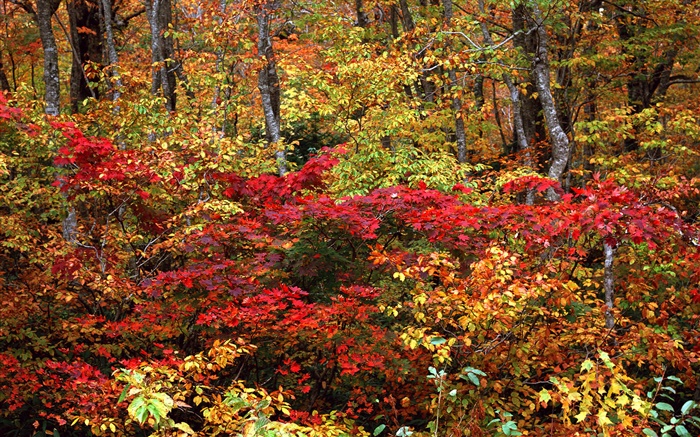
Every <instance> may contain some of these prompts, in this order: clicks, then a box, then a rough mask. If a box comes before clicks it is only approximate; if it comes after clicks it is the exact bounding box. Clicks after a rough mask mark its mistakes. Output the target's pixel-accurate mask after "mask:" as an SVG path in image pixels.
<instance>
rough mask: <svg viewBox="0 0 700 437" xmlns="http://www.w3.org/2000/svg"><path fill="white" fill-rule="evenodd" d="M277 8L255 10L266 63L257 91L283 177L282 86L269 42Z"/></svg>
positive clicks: (269, 5) (268, 5)
mask: <svg viewBox="0 0 700 437" xmlns="http://www.w3.org/2000/svg"><path fill="white" fill-rule="evenodd" d="M276 7H277V5H276V3H275V2H274V1H273V2H263V3H262V4H260V5H257V6H256V7H255V15H256V19H257V22H258V56H259V57H260V58H261V59H262V60H264V65H263V66H262V68H261V69H260V71H259V72H258V89H259V90H260V96H261V98H262V109H263V113H264V115H265V134H266V137H267V142H268V144H269V146H270V148H274V149H275V158H276V159H277V169H278V173H279V175H280V176H284V174H285V173H287V158H286V156H285V151H284V150H283V149H280V148H279V147H280V146H281V144H280V140H281V138H282V136H281V133H280V84H279V77H278V76H277V64H276V62H275V54H274V52H273V50H272V40H271V39H270V15H271V13H272V11H273V10H274V9H276Z"/></svg>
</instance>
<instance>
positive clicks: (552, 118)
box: [533, 3, 569, 200]
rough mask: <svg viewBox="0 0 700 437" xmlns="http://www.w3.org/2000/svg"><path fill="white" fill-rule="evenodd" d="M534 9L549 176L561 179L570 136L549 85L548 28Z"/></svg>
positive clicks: (536, 68) (551, 192)
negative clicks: (560, 120) (559, 115)
mask: <svg viewBox="0 0 700 437" xmlns="http://www.w3.org/2000/svg"><path fill="white" fill-rule="evenodd" d="M533 11H534V13H535V19H536V20H537V23H535V25H536V26H537V35H538V36H539V39H540V41H539V46H538V48H537V56H536V57H535V66H534V73H535V81H536V85H537V92H538V93H539V99H540V102H541V103H542V111H543V112H544V119H545V122H546V123H547V131H548V132H549V139H550V141H551V143H552V161H551V164H550V166H549V173H548V176H549V177H550V178H552V179H554V180H557V181H561V177H562V175H563V174H564V170H565V169H566V164H567V163H568V161H569V137H567V136H566V133H565V132H564V129H562V127H561V123H559V117H558V115H557V108H556V106H555V104H554V98H553V97H552V91H551V88H550V85H549V81H550V77H549V58H548V45H547V41H548V39H547V29H545V27H544V22H543V20H542V13H541V12H540V8H539V6H537V4H536V3H534V4H533ZM547 198H548V199H549V200H557V199H558V198H559V196H558V194H557V193H556V192H555V191H554V190H551V189H550V190H549V191H548V192H547Z"/></svg>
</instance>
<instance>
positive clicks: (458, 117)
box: [442, 0, 467, 162]
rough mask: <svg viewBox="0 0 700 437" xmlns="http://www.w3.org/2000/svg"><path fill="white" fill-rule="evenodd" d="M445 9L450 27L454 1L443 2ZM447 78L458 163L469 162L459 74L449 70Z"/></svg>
mask: <svg viewBox="0 0 700 437" xmlns="http://www.w3.org/2000/svg"><path fill="white" fill-rule="evenodd" d="M442 6H443V8H444V9H445V12H444V14H445V24H446V25H447V27H448V28H449V27H450V23H451V21H452V15H453V12H452V0H442ZM447 77H448V79H449V80H450V92H451V93H452V94H453V95H452V111H454V115H455V139H456V141H457V161H459V162H467V139H466V135H465V132H464V118H462V99H461V98H460V97H459V93H460V91H459V89H458V83H457V72H456V71H455V69H454V68H450V69H449V70H447Z"/></svg>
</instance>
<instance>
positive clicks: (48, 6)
mask: <svg viewBox="0 0 700 437" xmlns="http://www.w3.org/2000/svg"><path fill="white" fill-rule="evenodd" d="M59 2H60V0H38V1H37V5H36V21H37V25H38V26H39V38H40V39H41V45H42V47H43V49H44V85H45V94H44V103H45V105H46V107H45V109H44V112H45V113H46V115H54V116H55V115H58V114H59V112H60V110H61V101H60V98H61V92H60V82H59V76H58V47H57V46H56V38H55V37H54V34H53V27H52V25H51V17H52V16H53V14H54V12H56V9H58V5H59Z"/></svg>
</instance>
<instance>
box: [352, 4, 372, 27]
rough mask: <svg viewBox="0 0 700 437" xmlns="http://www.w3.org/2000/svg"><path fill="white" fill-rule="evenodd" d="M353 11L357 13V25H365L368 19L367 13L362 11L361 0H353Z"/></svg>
mask: <svg viewBox="0 0 700 437" xmlns="http://www.w3.org/2000/svg"><path fill="white" fill-rule="evenodd" d="M355 13H356V14H357V26H358V27H367V25H368V24H369V20H368V19H367V14H366V13H365V11H364V6H363V4H362V0H355Z"/></svg>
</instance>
